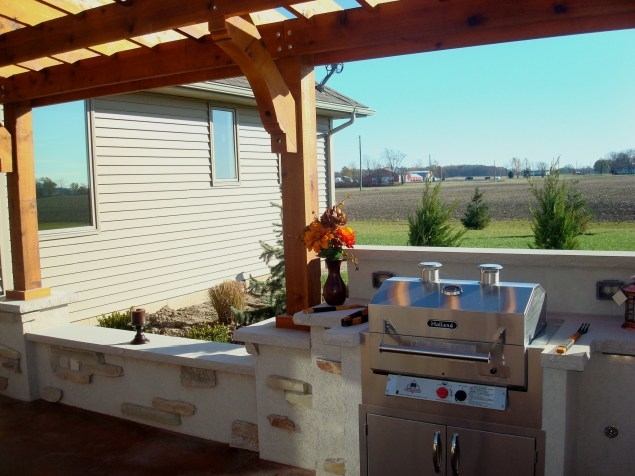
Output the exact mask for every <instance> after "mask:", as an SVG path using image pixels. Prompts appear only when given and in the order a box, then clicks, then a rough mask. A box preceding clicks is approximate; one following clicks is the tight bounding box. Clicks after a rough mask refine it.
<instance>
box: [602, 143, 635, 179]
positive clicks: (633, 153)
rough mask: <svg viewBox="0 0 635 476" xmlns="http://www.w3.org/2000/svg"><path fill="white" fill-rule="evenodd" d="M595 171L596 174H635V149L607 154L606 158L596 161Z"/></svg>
mask: <svg viewBox="0 0 635 476" xmlns="http://www.w3.org/2000/svg"><path fill="white" fill-rule="evenodd" d="M593 171H594V172H595V173H596V174H614V175H625V174H635V149H629V150H623V151H622V152H611V153H609V154H607V155H606V157H605V158H603V159H599V160H596V161H595V164H593Z"/></svg>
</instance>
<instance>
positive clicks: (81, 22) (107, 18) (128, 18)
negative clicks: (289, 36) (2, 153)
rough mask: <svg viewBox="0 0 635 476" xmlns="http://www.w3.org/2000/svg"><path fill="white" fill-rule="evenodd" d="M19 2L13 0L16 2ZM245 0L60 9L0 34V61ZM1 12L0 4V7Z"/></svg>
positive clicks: (156, 0)
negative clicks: (46, 17) (52, 15)
mask: <svg viewBox="0 0 635 476" xmlns="http://www.w3.org/2000/svg"><path fill="white" fill-rule="evenodd" d="M16 3H19V2H16ZM257 3H258V5H259V7H258V9H260V10H262V9H266V8H274V7H278V6H281V5H285V4H291V3H292V2H290V1H288V0H258V2H257ZM255 4H256V3H255V2H254V1H253V0H252V1H249V0H215V1H214V2H210V1H209V0H187V1H185V2H175V1H174V0H134V1H130V0H129V1H127V2H117V3H112V4H110V5H104V6H101V7H98V8H91V9H89V10H85V11H83V12H81V14H78V15H63V14H62V16H61V17H58V18H53V19H51V20H48V21H45V22H43V23H40V24H38V25H36V26H33V27H32V28H21V29H18V30H15V31H12V32H8V33H5V34H4V35H2V37H0V46H1V47H2V49H0V66H6V65H8V64H11V63H20V62H23V61H29V60H33V59H36V58H38V57H42V56H52V55H55V54H59V53H65V52H67V51H73V50H76V49H79V48H89V47H92V46H94V45H99V44H106V43H110V42H114V41H120V40H125V39H130V38H133V37H136V36H141V35H147V34H152V33H156V32H157V31H165V30H169V29H174V28H178V27H183V26H188V25H193V24H197V23H200V22H201V21H205V20H208V21H211V20H213V19H214V18H218V19H221V20H223V19H224V18H225V17H229V16H236V15H244V14H247V13H249V12H250V11H253V9H254V8H255ZM0 13H1V10H0Z"/></svg>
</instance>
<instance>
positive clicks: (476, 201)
mask: <svg viewBox="0 0 635 476" xmlns="http://www.w3.org/2000/svg"><path fill="white" fill-rule="evenodd" d="M491 220H492V216H491V215H490V212H489V206H488V205H487V204H486V203H485V202H484V201H483V192H481V191H480V190H479V188H478V187H476V190H474V195H473V196H472V201H471V202H470V203H469V204H468V206H467V209H466V210H465V215H464V216H463V218H461V223H463V226H464V227H465V228H468V229H470V230H482V229H483V228H485V227H486V226H487V225H489V222H490V221H491Z"/></svg>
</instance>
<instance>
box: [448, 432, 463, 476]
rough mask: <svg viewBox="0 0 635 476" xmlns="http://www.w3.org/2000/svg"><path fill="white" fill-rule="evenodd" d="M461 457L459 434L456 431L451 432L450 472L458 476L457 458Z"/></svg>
mask: <svg viewBox="0 0 635 476" xmlns="http://www.w3.org/2000/svg"><path fill="white" fill-rule="evenodd" d="M460 458H461V451H460V450H459V435H458V433H452V443H451V445H450V467H451V468H452V474H453V475H454V476H459V459H460Z"/></svg>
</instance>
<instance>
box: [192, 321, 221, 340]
mask: <svg viewBox="0 0 635 476" xmlns="http://www.w3.org/2000/svg"><path fill="white" fill-rule="evenodd" d="M187 338H188V339H198V340H209V341H214V342H226V343H229V342H231V341H232V330H231V326H229V325H227V324H220V323H214V324H208V323H204V324H196V325H193V326H192V327H190V328H189V329H188V331H187Z"/></svg>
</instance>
